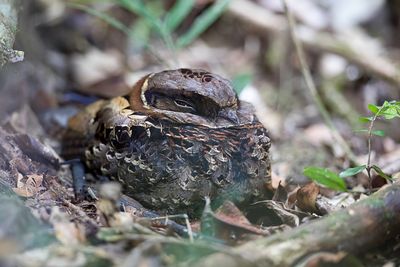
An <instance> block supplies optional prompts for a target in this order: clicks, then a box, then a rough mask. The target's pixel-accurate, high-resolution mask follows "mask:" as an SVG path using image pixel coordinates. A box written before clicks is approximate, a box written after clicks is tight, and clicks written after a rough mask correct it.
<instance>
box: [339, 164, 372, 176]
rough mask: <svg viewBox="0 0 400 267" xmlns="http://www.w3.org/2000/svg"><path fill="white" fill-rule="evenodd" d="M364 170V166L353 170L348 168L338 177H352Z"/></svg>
mask: <svg viewBox="0 0 400 267" xmlns="http://www.w3.org/2000/svg"><path fill="white" fill-rule="evenodd" d="M365 168H367V166H366V165H362V166H357V167H354V168H348V169H346V170H344V171H342V172H341V173H340V174H339V176H340V177H341V178H344V177H349V176H353V175H356V174H357V173H360V172H362V171H363V170H365Z"/></svg>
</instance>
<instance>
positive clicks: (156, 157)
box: [69, 69, 270, 214]
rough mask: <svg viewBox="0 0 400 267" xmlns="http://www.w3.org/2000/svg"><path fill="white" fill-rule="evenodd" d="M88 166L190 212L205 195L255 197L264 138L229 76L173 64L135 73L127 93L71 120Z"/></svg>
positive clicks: (264, 177)
mask: <svg viewBox="0 0 400 267" xmlns="http://www.w3.org/2000/svg"><path fill="white" fill-rule="evenodd" d="M69 127H70V129H71V130H72V131H74V132H75V133H77V135H78V136H79V135H80V136H81V137H82V139H84V140H86V142H85V150H84V154H83V160H84V161H85V163H86V165H87V167H88V168H89V170H91V171H93V172H94V173H96V174H99V175H102V176H108V177H110V178H112V179H115V180H117V181H119V182H121V184H122V185H123V187H124V189H125V192H126V193H127V194H128V195H130V196H132V197H134V198H135V199H137V200H139V201H140V202H141V203H142V204H143V205H144V206H146V207H149V208H152V209H155V210H161V211H164V212H167V213H170V214H171V213H178V212H186V213H189V214H195V213H197V212H198V211H200V210H201V208H202V207H203V205H204V201H203V200H204V197H205V196H209V197H210V198H211V200H214V201H215V200H218V199H221V200H222V199H231V200H234V201H235V202H238V203H243V202H248V201H251V200H254V199H256V198H257V197H260V196H261V195H262V194H263V191H264V185H265V183H266V182H267V181H268V179H269V178H270V158H269V147H270V139H269V137H268V132H267V130H266V129H265V128H264V127H263V125H262V124H261V123H260V122H258V120H257V118H256V117H255V116H254V111H253V108H252V106H251V105H250V104H248V103H244V102H240V101H239V100H237V97H236V95H235V93H234V92H233V90H232V88H231V86H230V83H229V82H228V81H227V80H225V79H223V78H221V77H220V76H217V75H215V74H211V73H208V72H205V71H200V70H189V69H179V70H170V71H164V72H160V73H156V74H151V75H148V76H146V77H144V78H143V79H142V80H140V81H139V82H138V83H137V85H136V86H135V88H134V89H133V91H132V93H131V94H130V95H129V96H128V97H125V98H124V97H116V98H113V99H111V100H101V101H98V102H96V103H94V104H92V105H90V106H88V107H87V108H86V109H85V110H83V111H82V112H80V113H79V114H77V115H76V116H75V117H73V118H72V119H71V120H70V126H69Z"/></svg>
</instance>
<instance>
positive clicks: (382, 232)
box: [195, 181, 400, 267]
mask: <svg viewBox="0 0 400 267" xmlns="http://www.w3.org/2000/svg"><path fill="white" fill-rule="evenodd" d="M398 234H400V182H399V181H398V182H396V183H394V184H392V185H389V186H386V187H384V188H382V189H381V190H379V191H378V192H376V193H375V194H373V195H371V196H370V197H368V198H365V199H363V200H361V201H359V202H357V203H355V204H353V205H351V206H349V207H348V208H347V209H344V210H341V211H338V212H335V213H332V214H331V215H328V216H326V217H324V218H321V219H319V220H315V221H311V222H309V223H306V224H304V225H302V226H300V227H297V228H294V229H291V230H289V231H286V232H283V233H278V234H275V235H272V236H270V237H268V238H261V239H258V240H255V241H252V242H249V243H246V244H245V245H243V246H240V247H237V248H235V249H234V250H233V252H234V255H235V256H234V255H232V254H230V255H227V254H223V253H216V254H212V255H210V256H208V257H206V258H204V259H202V261H200V262H198V263H197V265H195V266H234V267H235V266H237V267H239V266H271V267H275V266H280V267H285V266H292V265H293V264H295V263H297V262H299V261H300V260H301V259H303V258H304V257H306V256H308V255H310V254H313V253H315V252H320V251H331V252H336V251H343V252H348V253H355V254H357V253H360V252H365V251H367V250H368V249H372V248H376V247H378V246H380V245H382V244H384V243H385V242H387V241H389V240H392V239H394V238H395V237H396V236H397V235H398Z"/></svg>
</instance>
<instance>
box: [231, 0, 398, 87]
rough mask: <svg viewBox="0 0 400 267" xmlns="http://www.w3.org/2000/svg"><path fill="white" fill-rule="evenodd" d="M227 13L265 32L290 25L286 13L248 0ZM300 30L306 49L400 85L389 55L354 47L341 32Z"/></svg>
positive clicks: (240, 0)
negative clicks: (276, 12) (278, 12)
mask: <svg viewBox="0 0 400 267" xmlns="http://www.w3.org/2000/svg"><path fill="white" fill-rule="evenodd" d="M227 12H228V14H230V15H231V16H234V17H235V18H238V19H239V20H241V21H244V22H245V23H247V24H250V25H251V26H252V27H253V28H258V30H260V31H261V32H263V33H264V34H265V33H267V34H271V33H272V34H278V33H281V32H282V31H285V30H286V29H287V28H288V23H287V21H286V20H285V18H284V17H283V16H281V15H276V14H274V13H272V12H270V11H269V10H267V9H265V8H262V7H261V6H260V5H258V4H255V3H253V2H251V1H248V0H235V1H232V2H231V3H230V5H229V7H228V9H227ZM296 33H297V37H298V39H299V40H300V41H301V42H302V43H303V44H304V46H305V47H306V48H308V49H312V50H314V51H315V50H320V51H323V52H328V53H334V54H337V55H340V56H342V57H344V58H345V59H347V60H348V61H349V62H352V63H354V64H356V65H358V66H360V67H361V68H363V69H364V70H365V71H366V72H368V73H370V74H372V75H375V76H378V77H380V78H382V79H384V80H386V81H389V82H391V83H393V84H394V85H397V86H400V70H399V69H398V67H397V66H396V65H395V64H394V63H393V62H392V61H391V60H390V59H389V58H387V57H386V56H385V55H381V54H377V53H374V51H370V50H367V49H360V47H354V45H352V44H351V43H350V41H349V40H348V39H349V38H348V37H345V36H343V35H342V34H339V33H336V34H334V33H323V32H319V31H316V30H313V29H311V28H308V27H298V28H297V31H296Z"/></svg>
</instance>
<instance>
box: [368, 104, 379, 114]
mask: <svg viewBox="0 0 400 267" xmlns="http://www.w3.org/2000/svg"><path fill="white" fill-rule="evenodd" d="M368 109H369V110H370V111H371V112H372V113H374V114H376V113H378V111H379V107H378V106H375V105H374V104H368Z"/></svg>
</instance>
